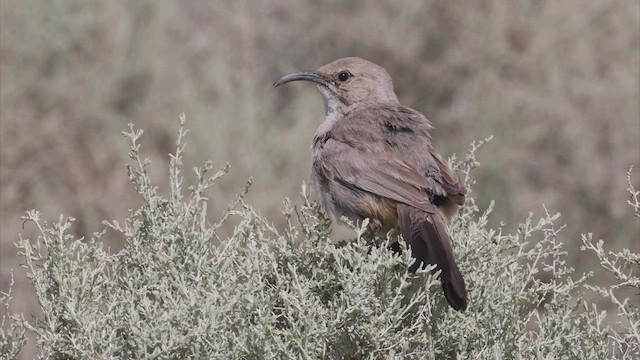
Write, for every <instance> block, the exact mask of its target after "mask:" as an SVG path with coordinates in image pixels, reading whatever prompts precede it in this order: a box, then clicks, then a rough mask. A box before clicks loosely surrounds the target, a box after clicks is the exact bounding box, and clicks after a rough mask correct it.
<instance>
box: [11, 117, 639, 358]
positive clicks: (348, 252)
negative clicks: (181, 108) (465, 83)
mask: <svg viewBox="0 0 640 360" xmlns="http://www.w3.org/2000/svg"><path fill="white" fill-rule="evenodd" d="M182 124H183V125H184V117H182ZM124 134H125V136H126V137H127V138H128V139H130V141H131V151H130V153H129V155H130V157H131V159H132V164H131V165H129V166H128V174H129V179H130V180H131V182H132V184H133V185H134V186H135V188H136V190H137V192H138V194H139V195H140V198H141V200H142V201H141V203H142V205H141V206H140V208H138V209H135V210H132V211H131V213H130V214H129V216H128V217H127V218H126V219H125V220H124V221H122V222H118V221H110V222H105V230H104V231H103V232H102V233H99V234H95V236H94V237H92V238H91V239H77V238H76V237H74V236H73V234H72V233H71V232H70V226H71V224H72V222H73V219H71V218H65V217H60V220H59V221H58V222H57V223H56V224H53V225H51V226H49V225H47V224H45V223H43V222H42V221H41V220H40V218H39V213H38V212H36V211H29V212H27V214H26V215H25V221H30V222H32V223H33V224H35V226H37V227H38V228H39V230H40V236H39V238H38V239H35V240H27V239H21V240H20V242H19V244H18V247H19V249H20V252H21V256H22V259H23V261H24V263H25V266H26V268H27V269H28V272H29V276H30V279H31V283H32V285H33V288H34V290H35V293H36V296H37V298H38V302H39V305H40V307H41V309H42V316H39V317H37V318H33V319H25V318H24V317H23V316H18V315H15V314H14V315H8V314H7V312H6V311H5V313H4V315H3V318H2V321H3V329H4V328H5V327H4V322H5V320H6V319H7V316H10V317H11V320H10V322H11V325H10V327H8V328H7V330H2V332H1V333H0V335H1V337H0V349H1V350H2V352H3V357H6V358H15V357H16V356H17V354H18V352H19V349H20V348H21V347H22V346H23V345H24V343H25V340H24V339H25V332H31V333H33V334H34V335H35V339H36V341H37V348H38V351H39V356H40V357H41V358H56V359H71V358H78V359H141V358H150V359H153V358H162V359H164V358H169V359H184V358H198V359H208V358H214V359H216V358H225V359H289V358H291V359H294V358H295V359H360V358H365V359H366V358H371V359H393V358H398V359H425V358H427V359H428V358H456V357H457V358H459V359H466V358H473V359H520V358H521V359H534V358H535V359H608V358H612V357H615V358H633V357H637V356H638V354H639V353H638V351H639V347H638V344H639V343H640V337H639V335H638V331H639V329H640V317H639V315H638V308H637V305H634V304H633V303H632V302H631V301H629V299H626V300H624V299H622V300H621V299H619V298H618V295H616V289H617V288H619V287H622V286H626V287H631V288H632V289H635V290H636V292H637V290H638V288H639V287H640V285H639V280H638V273H637V270H638V265H639V263H638V254H634V253H631V252H629V251H627V250H625V251H623V252H621V253H618V254H611V253H607V252H606V251H605V250H604V249H603V246H602V242H598V243H596V244H594V243H593V242H592V240H591V238H590V236H589V235H585V236H584V238H583V244H584V248H585V249H588V250H592V251H593V252H594V253H595V255H596V256H597V257H598V258H599V260H600V262H601V263H602V265H603V269H604V270H606V271H609V272H612V273H613V274H614V275H615V276H616V278H617V279H618V280H619V283H618V284H615V285H613V286H611V288H602V287H594V286H591V285H589V283H588V280H589V276H590V275H589V274H575V273H574V271H573V269H571V268H569V267H567V266H566V264H565V256H566V255H567V254H566V251H565V250H564V247H563V244H562V241H560V240H559V238H558V233H559V232H560V230H561V229H562V226H560V227H559V226H558V225H557V220H558V215H551V214H549V213H548V212H546V209H545V212H546V216H545V217H544V218H542V219H540V220H539V221H537V222H534V221H533V219H532V218H531V216H530V217H529V218H528V219H526V221H525V222H524V223H523V224H522V225H521V226H520V227H519V229H518V231H517V232H516V233H514V234H504V233H503V231H502V230H501V229H500V228H490V227H488V225H487V220H488V217H489V215H490V214H491V211H492V208H493V204H492V206H490V207H489V208H488V209H484V210H481V209H479V208H478V207H477V206H476V204H475V202H474V198H473V196H471V197H470V199H469V200H468V203H467V205H466V206H465V207H464V208H463V210H462V211H461V213H460V214H459V216H457V217H455V219H454V220H453V221H452V223H451V224H450V230H451V234H452V239H453V242H454V243H455V246H454V248H455V252H456V257H457V259H459V264H460V269H461V271H462V273H463V274H464V275H465V279H466V282H467V284H468V288H469V291H470V295H469V296H470V307H469V310H468V311H467V312H465V313H459V312H455V311H452V310H451V309H450V308H449V307H448V306H446V303H445V301H444V299H443V297H442V295H441V292H440V291H439V287H440V286H439V282H438V281H437V274H435V275H434V274H431V273H430V272H428V271H421V272H419V273H417V274H409V273H408V272H407V269H408V267H409V265H410V264H411V257H410V255H409V253H408V251H406V249H405V251H404V252H403V253H402V254H401V255H397V254H394V253H393V252H392V251H390V250H388V248H387V245H388V243H384V244H371V243H370V242H368V240H367V239H365V238H364V237H363V236H362V234H363V233H364V229H365V227H366V223H365V224H349V226H350V227H351V228H352V230H353V239H347V240H343V239H334V238H332V237H331V232H330V223H329V220H328V219H327V218H326V217H325V216H324V214H323V213H322V211H321V210H320V209H319V208H318V206H317V205H316V204H315V203H314V202H312V201H310V200H309V197H308V195H307V189H306V187H305V186H303V188H302V196H301V201H300V204H298V205H294V202H292V201H289V200H286V201H285V203H284V210H283V214H284V217H285V220H286V224H287V225H286V226H285V227H284V228H281V229H279V228H276V227H275V226H274V225H273V224H272V223H271V222H270V221H269V220H267V219H265V218H264V217H263V216H261V215H260V214H259V212H257V211H256V210H255V209H253V208H252V207H251V206H250V205H249V204H247V202H246V201H245V197H244V195H245V194H246V192H247V190H248V185H247V187H246V188H245V189H244V190H243V191H242V192H241V194H240V195H239V196H238V198H237V199H236V201H234V202H233V203H232V204H230V206H229V208H228V210H227V211H226V212H224V213H223V214H222V215H221V216H220V217H219V218H215V219H213V218H212V216H211V215H210V214H207V202H208V200H209V199H207V198H206V197H205V191H206V189H208V188H210V187H211V186H213V185H214V184H215V183H216V180H218V179H219V178H220V177H221V176H223V175H224V174H225V173H226V172H227V170H228V169H227V168H226V167H225V168H223V169H222V170H220V171H217V172H213V166H212V164H211V163H206V164H205V165H204V166H203V167H200V168H196V169H194V171H195V175H196V178H197V181H196V182H195V184H193V185H191V186H189V187H188V190H187V191H185V189H184V188H185V185H184V184H183V176H182V175H181V172H182V170H183V166H182V156H183V151H184V146H185V145H184V136H185V134H186V131H184V130H183V127H181V129H180V132H179V135H178V141H177V151H176V153H175V154H173V155H172V156H171V164H170V184H171V186H170V190H169V193H168V194H166V195H164V194H160V193H159V191H158V188H157V187H156V186H154V185H153V182H152V180H151V179H150V177H149V175H148V172H147V169H148V167H149V165H150V161H149V160H148V159H143V158H142V157H141V155H140V152H139V151H140V143H139V139H140V136H141V135H142V131H141V130H135V129H134V127H133V126H131V127H130V131H128V132H126V133H124ZM479 145H480V144H473V145H472V147H471V150H470V152H469V153H468V155H467V156H466V158H465V159H463V160H462V161H460V162H457V165H456V166H457V168H458V169H459V171H460V172H461V173H462V175H463V176H464V177H465V180H466V182H467V183H468V184H469V185H470V186H471V185H472V183H473V179H472V178H471V175H470V172H471V170H472V169H473V168H474V167H476V166H477V165H478V163H477V162H476V160H475V157H474V152H475V150H476V149H477V147H478V146H479ZM629 184H630V188H629V192H630V194H631V195H632V199H633V194H634V191H635V190H634V189H633V187H632V186H631V181H629ZM637 195H638V194H637V192H636V193H635V199H636V204H637ZM632 206H633V204H632ZM635 212H636V214H637V213H638V207H637V206H636V207H635ZM230 221H235V222H236V225H235V230H234V231H233V234H232V235H231V236H229V237H227V238H219V237H218V234H219V230H220V229H221V228H222V226H223V225H225V224H227V225H228V224H229V223H230ZM29 226H31V225H29ZM105 231H116V232H118V233H120V234H121V235H120V236H122V238H123V239H124V242H125V243H124V247H123V248H122V250H120V251H117V252H112V251H110V250H109V249H108V248H105V245H104V244H103V243H102V242H101V240H100V238H101V236H102V235H103V234H104V232H105ZM391 238H392V239H394V238H395V237H393V236H392V237H391ZM402 244H403V243H402ZM402 246H403V247H404V245H402ZM585 255H586V254H585ZM543 279H544V280H543ZM594 290H595V291H596V292H597V293H600V294H602V295H603V296H605V297H608V298H609V299H610V300H611V301H612V303H613V304H614V307H613V310H612V311H611V312H610V313H608V314H607V313H606V312H604V311H602V310H600V309H598V308H597V307H596V306H595V305H594V304H593V303H590V302H588V301H586V300H585V299H583V297H582V295H583V294H584V293H585V292H589V291H594ZM9 298H10V295H9V294H5V296H4V297H3V298H2V300H3V302H4V303H5V304H6V303H7V301H8V300H9ZM607 318H609V319H617V320H619V323H616V322H614V321H609V322H607V321H606V320H607Z"/></svg>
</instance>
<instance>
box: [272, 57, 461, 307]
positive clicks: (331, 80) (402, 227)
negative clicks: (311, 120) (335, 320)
mask: <svg viewBox="0 0 640 360" xmlns="http://www.w3.org/2000/svg"><path fill="white" fill-rule="evenodd" d="M292 81H308V82H312V83H314V84H315V85H316V87H317V88H318V89H319V91H320V93H321V94H322V96H323V99H324V103H325V119H324V121H323V122H322V123H321V124H320V125H319V127H318V129H317V130H316V133H315V135H314V137H313V141H312V145H311V151H312V155H313V164H312V171H311V181H310V184H311V187H312V190H313V191H314V192H315V194H316V196H317V198H318V202H319V204H320V206H321V207H322V208H323V209H324V211H325V212H327V213H328V214H329V216H330V217H331V218H332V219H333V220H339V219H340V218H341V217H342V216H345V217H346V218H348V219H350V220H355V221H362V220H364V219H366V218H368V219H369V220H370V223H369V226H370V227H371V228H372V229H374V230H376V231H385V232H386V231H389V230H391V229H396V230H399V232H400V233H401V234H402V237H403V238H404V240H405V242H406V244H407V245H408V248H410V250H411V255H412V257H414V258H415V262H414V263H413V264H412V265H411V266H410V268H409V270H410V271H411V272H415V271H417V269H418V268H420V267H424V266H426V265H428V264H432V265H435V269H434V271H437V270H440V271H441V272H440V281H441V283H442V289H443V293H444V296H445V299H446V300H447V302H448V303H449V305H450V306H451V307H452V308H453V309H455V310H457V311H465V310H466V309H467V305H468V299H467V291H466V285H465V282H464V278H463V277H462V274H461V273H460V270H459V269H458V265H457V264H456V262H455V259H454V254H453V249H452V245H451V238H450V236H449V233H448V229H447V225H446V220H445V219H450V218H451V216H453V215H454V214H455V213H456V212H457V210H458V209H459V207H460V206H462V205H464V202H465V197H466V194H467V189H466V186H465V185H464V183H463V182H462V181H461V180H460V179H459V178H458V176H457V175H456V173H455V171H454V170H453V169H452V167H451V166H450V165H449V163H448V162H447V161H446V160H444V158H443V157H442V155H440V154H439V153H438V152H437V151H436V150H435V149H434V148H433V146H432V143H431V140H432V137H431V133H430V132H431V130H432V129H433V125H432V124H431V122H430V121H428V120H427V119H426V118H425V116H424V115H423V114H421V113H420V112H418V111H416V110H413V109H411V108H409V107H406V106H403V105H400V103H399V101H398V97H397V96H396V94H395V92H394V88H393V81H392V79H391V76H390V75H389V73H388V72H387V71H386V70H385V69H384V68H383V67H381V66H379V65H376V64H374V63H372V62H369V61H367V60H364V59H361V58H358V57H346V58H341V59H337V60H335V61H333V62H331V63H329V64H327V65H324V66H321V67H319V68H318V69H316V70H303V71H296V72H292V73H288V74H285V75H283V76H281V77H280V78H278V79H277V80H276V81H275V82H274V83H273V86H274V87H278V86H280V85H283V84H285V83H289V82H292Z"/></svg>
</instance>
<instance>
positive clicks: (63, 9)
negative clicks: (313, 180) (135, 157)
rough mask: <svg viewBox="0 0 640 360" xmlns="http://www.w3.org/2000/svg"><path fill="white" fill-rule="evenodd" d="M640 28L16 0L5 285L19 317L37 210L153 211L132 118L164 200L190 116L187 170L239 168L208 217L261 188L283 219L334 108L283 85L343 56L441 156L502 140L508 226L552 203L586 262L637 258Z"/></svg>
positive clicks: (475, 8) (404, 13) (461, 7)
mask: <svg viewBox="0 0 640 360" xmlns="http://www.w3.org/2000/svg"><path fill="white" fill-rule="evenodd" d="M639 28H640V2H639V1H636V0H628V1H627V0H621V1H608V0H588V1H585V0H565V1H554V0H536V1H533V0H531V1H525V0H518V1H512V0H481V1H474V2H468V1H451V0H427V1H414V0H394V1H373V0H361V1H356V0H353V1H324V2H319V1H310V0H308V1H296V2H292V1H285V0H262V1H249V0H233V1H197V0H188V1H187V0H184V1H175V2H174V1H156V0H153V1H80V0H58V1H44V0H2V1H1V2H0V126H1V127H0V186H1V188H0V199H1V201H0V230H1V233H0V250H1V256H0V260H1V262H2V263H1V271H2V272H1V277H0V291H7V289H8V287H9V282H10V279H11V276H10V269H13V271H14V272H15V280H16V285H15V286H14V289H13V290H14V295H15V297H16V298H17V300H14V301H13V304H12V309H13V310H14V311H22V312H25V313H30V312H32V309H33V308H35V307H36V302H35V300H34V299H33V295H32V293H31V290H30V289H29V285H28V283H27V279H26V278H25V275H24V273H23V271H22V269H21V268H20V267H19V264H20V262H21V260H20V259H17V258H16V256H15V253H16V251H15V247H14V245H13V243H14V242H16V241H17V240H18V234H19V233H22V234H23V236H25V237H32V238H33V237H34V236H35V232H34V229H33V227H34V226H32V225H27V226H26V227H25V229H24V230H23V229H22V228H21V220H20V216H21V215H22V214H23V212H24V211H25V210H28V209H34V208H35V209H38V210H40V211H42V212H43V217H44V218H45V219H47V220H48V221H49V222H51V221H55V220H56V219H57V218H58V216H59V214H61V213H63V214H65V215H68V216H73V217H75V218H76V219H77V221H76V223H75V227H74V229H73V230H74V232H75V233H76V234H77V235H78V236H85V237H90V236H91V234H92V233H93V232H95V231H99V230H101V229H102V226H101V225H100V223H101V220H102V219H117V220H121V219H123V218H124V217H125V216H126V215H127V209H131V208H134V207H136V206H138V205H139V204H140V203H139V199H138V198H137V197H136V194H135V193H134V191H133V189H132V186H131V185H130V184H129V182H128V180H127V176H126V170H125V163H126V162H127V161H128V158H127V156H126V154H127V151H128V144H127V143H126V141H125V139H124V138H123V137H122V135H121V132H122V131H123V130H126V129H127V123H129V122H132V123H135V124H136V126H137V127H138V128H143V129H144V130H145V135H144V137H143V139H142V153H143V154H144V155H145V156H149V157H150V158H151V159H152V160H153V161H154V163H153V165H152V167H151V173H152V177H153V178H154V179H155V181H156V182H157V183H158V184H159V185H160V189H161V190H165V189H166V188H167V186H166V183H167V181H168V176H167V169H168V160H169V157H168V154H169V153H170V152H174V151H175V149H174V148H175V139H176V133H177V129H178V127H179V121H178V115H179V114H180V113H181V112H184V113H185V114H186V116H187V127H188V128H189V129H191V133H190V134H189V136H188V138H187V142H188V146H187V156H186V157H187V159H186V165H187V166H188V167H189V168H190V167H191V166H195V165H199V164H201V163H202V162H204V161H205V160H207V159H211V160H213V161H214V162H215V164H217V165H219V166H220V167H222V166H223V165H224V163H225V162H227V161H228V162H229V163H230V164H231V173H230V174H229V175H228V176H227V177H225V178H224V180H223V181H222V182H221V183H220V184H219V186H217V187H215V189H213V190H212V191H211V192H210V194H209V195H210V198H211V199H212V200H211V204H210V213H211V218H212V220H213V219H215V218H216V216H217V214H219V213H220V212H221V211H222V209H224V208H225V207H226V206H227V203H228V202H229V201H230V200H232V199H233V197H234V195H235V194H236V193H237V192H239V191H240V190H241V188H242V187H243V185H244V183H245V181H246V180H247V179H248V178H250V177H254V186H253V187H252V190H251V191H250V193H249V199H250V202H251V203H252V204H253V205H254V206H255V207H257V208H258V209H260V210H261V212H262V214H264V215H267V216H268V217H269V218H270V219H272V220H273V221H275V222H276V223H278V221H281V219H282V217H281V215H280V212H281V210H282V201H283V199H284V198H285V197H291V198H293V199H294V202H299V198H298V193H299V192H300V187H301V183H302V182H303V181H308V178H309V174H310V153H309V145H310V141H311V139H312V136H313V133H314V131H315V129H316V127H317V126H318V125H319V124H320V122H321V121H322V119H323V118H324V110H323V103H322V100H321V97H320V96H319V94H318V93H317V91H316V90H315V89H314V88H313V87H312V86H310V85H309V84H302V83H297V84H292V85H287V86H284V87H282V88H278V89H274V88H273V87H272V83H273V81H274V80H275V79H276V78H277V77H278V76H280V75H282V74H284V73H286V72H290V71H294V70H299V69H311V68H316V67H319V66H321V65H323V64H325V63H328V62H330V61H332V60H334V59H336V58H339V57H344V56H359V57H362V58H366V59H368V60H370V61H373V62H375V63H377V64H379V65H381V66H383V67H385V68H386V69H387V70H388V71H389V73H390V74H391V76H392V77H393V79H394V84H395V88H396V93H397V94H398V96H399V98H400V101H401V103H403V104H404V105H407V106H409V107H412V108H415V109H417V110H419V111H421V112H423V113H424V114H425V115H426V116H427V118H429V119H431V120H432V122H433V123H434V124H435V126H436V130H435V132H434V139H435V140H434V142H435V145H436V148H437V149H439V150H440V152H442V153H443V154H444V155H445V157H447V156H450V155H452V154H453V153H456V154H458V155H463V154H464V153H465V151H466V149H467V148H468V146H469V144H470V142H471V141H473V140H478V139H482V138H485V137H487V136H489V135H494V138H493V140H492V141H491V142H490V143H488V144H487V145H485V146H484V147H483V148H481V150H480V151H479V154H478V155H479V160H480V161H481V162H482V166H481V167H480V168H479V169H477V171H476V173H475V175H476V178H477V184H476V186H475V188H474V189H473V194H472V196H475V197H477V199H478V201H479V204H480V205H481V208H482V207H486V206H487V205H488V204H489V202H490V201H491V200H495V201H496V207H495V212H494V214H493V215H492V217H491V219H492V221H493V223H494V224H499V223H500V222H504V224H506V225H505V227H506V228H507V229H514V228H515V227H516V226H517V224H518V222H521V221H523V220H524V219H525V218H526V216H527V215H528V213H529V212H530V211H533V212H534V213H535V214H537V215H541V214H542V212H543V208H542V205H543V204H545V205H546V206H547V208H548V209H549V211H550V212H561V213H562V215H563V216H562V218H561V222H562V223H566V224H567V228H566V229H565V230H564V231H563V233H562V235H561V239H562V240H563V241H565V242H567V243H568V244H569V245H568V246H569V251H570V255H569V259H570V261H571V262H572V265H574V266H576V267H578V269H579V270H581V271H585V270H589V269H590V268H591V267H592V266H594V265H595V264H594V259H593V258H592V257H591V256H590V254H586V253H583V252H580V251H579V250H578V248H579V242H580V234H581V233H585V232H593V233H594V238H596V239H599V238H603V239H605V241H606V247H607V248H608V249H610V250H617V249H620V248H622V247H627V248H632V249H634V250H636V251H638V250H639V248H640V221H638V219H637V218H634V217H633V215H632V211H631V208H630V207H629V206H628V205H626V200H627V196H628V195H627V193H626V192H625V188H626V172H627V170H628V168H629V166H631V165H635V167H636V168H635V172H634V174H633V177H632V181H633V182H634V185H635V186H636V187H637V188H640V184H639V180H638V179H639V178H640V100H639V98H640V94H639V92H640V80H639V79H640V30H639ZM113 238H114V236H113V234H107V236H106V237H105V241H110V242H113V246H112V247H113V248H117V246H118V239H113ZM602 281H605V280H602Z"/></svg>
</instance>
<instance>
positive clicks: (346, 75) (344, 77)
mask: <svg viewBox="0 0 640 360" xmlns="http://www.w3.org/2000/svg"><path fill="white" fill-rule="evenodd" d="M350 76H351V74H349V72H348V71H341V72H340V74H338V80H340V81H342V82H345V81H347V79H349V77H350Z"/></svg>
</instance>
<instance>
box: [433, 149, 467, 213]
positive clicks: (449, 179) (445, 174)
mask: <svg viewBox="0 0 640 360" xmlns="http://www.w3.org/2000/svg"><path fill="white" fill-rule="evenodd" d="M429 154H430V155H431V157H432V158H433V159H434V160H435V163H436V165H437V166H438V169H439V170H440V174H441V175H442V180H443V181H442V184H441V186H442V188H443V189H444V191H445V192H446V193H447V196H448V197H449V198H451V199H452V200H453V201H454V202H455V203H456V204H458V205H464V201H465V197H466V195H467V188H466V186H465V185H464V183H463V182H462V181H460V179H458V175H457V174H456V173H455V171H454V170H453V169H452V168H451V166H449V163H447V162H446V161H445V160H444V159H443V158H442V155H440V154H439V153H438V152H437V151H435V150H434V149H433V148H430V149H429Z"/></svg>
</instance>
